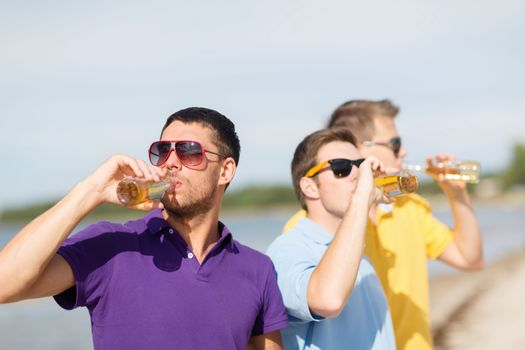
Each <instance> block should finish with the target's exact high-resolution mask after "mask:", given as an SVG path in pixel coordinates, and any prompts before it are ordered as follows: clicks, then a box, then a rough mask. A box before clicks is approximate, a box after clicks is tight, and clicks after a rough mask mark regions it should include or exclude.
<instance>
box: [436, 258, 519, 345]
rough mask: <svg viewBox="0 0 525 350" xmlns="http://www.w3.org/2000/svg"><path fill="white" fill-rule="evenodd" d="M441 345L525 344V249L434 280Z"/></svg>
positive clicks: (437, 340)
mask: <svg viewBox="0 0 525 350" xmlns="http://www.w3.org/2000/svg"><path fill="white" fill-rule="evenodd" d="M430 289H431V301H430V304H431V319H432V326H433V327H432V328H433V333H434V342H435V348H436V350H442V349H450V350H453V349H462V350H468V349H477V350H484V349H523V348H524V347H525V302H524V301H525V252H522V253H520V254H517V255H514V256H511V257H507V258H505V259H503V260H502V261H499V262H497V263H494V264H492V265H490V266H488V267H486V268H485V269H484V270H482V271H479V272H474V273H457V274H454V275H451V276H446V277H440V278H437V279H433V280H432V281H431V287H430Z"/></svg>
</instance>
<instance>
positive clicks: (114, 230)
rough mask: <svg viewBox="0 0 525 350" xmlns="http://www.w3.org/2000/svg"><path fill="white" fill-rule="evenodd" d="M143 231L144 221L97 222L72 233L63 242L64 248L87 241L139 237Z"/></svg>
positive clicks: (145, 229) (107, 240) (144, 228)
mask: <svg viewBox="0 0 525 350" xmlns="http://www.w3.org/2000/svg"><path fill="white" fill-rule="evenodd" d="M145 231H147V227H146V224H145V222H144V219H138V220H133V221H128V222H125V223H115V222H110V221H99V222H96V223H94V224H91V225H88V226H86V227H84V228H83V229H81V230H80V231H78V232H76V233H74V234H73V235H72V236H71V237H69V238H68V239H67V240H66V241H65V242H64V246H68V245H72V244H75V243H79V242H82V241H88V240H98V241H100V240H104V241H106V242H109V241H111V240H115V239H118V238H119V237H130V236H134V235H139V234H142V233H144V232H145Z"/></svg>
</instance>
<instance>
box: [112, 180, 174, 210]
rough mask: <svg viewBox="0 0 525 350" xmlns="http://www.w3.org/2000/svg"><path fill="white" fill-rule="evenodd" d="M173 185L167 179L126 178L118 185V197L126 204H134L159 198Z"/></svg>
mask: <svg viewBox="0 0 525 350" xmlns="http://www.w3.org/2000/svg"><path fill="white" fill-rule="evenodd" d="M170 187H171V184H170V183H169V182H166V181H160V182H152V181H144V180H139V179H135V178H126V179H124V180H122V181H120V182H119V184H118V185H117V197H118V200H119V201H120V203H122V204H123V205H125V206H133V205H137V204H140V203H144V202H147V201H150V200H159V199H160V198H162V196H163V195H164V192H166V190H168V189H169V188H170Z"/></svg>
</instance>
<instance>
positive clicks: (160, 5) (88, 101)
mask: <svg viewBox="0 0 525 350" xmlns="http://www.w3.org/2000/svg"><path fill="white" fill-rule="evenodd" d="M523 18H525V5H524V3H523V2H522V1H518V0H516V1H513V0H502V1H497V2H496V1H483V0H482V1H473V0H465V1H450V0H444V1H422V0H417V1H416V0H414V1H388V0H375V1H368V2H356V1H354V2H351V1H322V2H321V1H309V0H300V1H295V0H294V1H273V0H271V1H264V2H250V1H240V0H239V1H230V0H228V1H226V0H222V1H192V2H189V1H173V0H171V1H147V2H146V1H129V0H128V1H89V2H75V1H45V2H41V1H24V0H21V1H10V2H8V1H5V0H1V1H0V28H1V30H0V43H1V54H0V99H1V100H0V136H1V137H0V160H1V162H2V171H1V181H2V187H3V189H2V191H1V193H0V209H1V208H5V207H7V206H11V205H23V204H26V203H29V202H31V201H39V200H45V199H50V198H56V197H59V196H61V195H63V194H64V193H65V192H67V190H68V189H69V188H71V186H73V185H74V184H75V183H76V182H77V181H79V180H80V179H82V178H83V177H85V176H86V175H88V174H89V173H90V172H91V171H92V170H93V169H94V168H96V166H97V165H98V164H99V163H101V162H102V161H103V160H104V159H106V158H107V157H108V156H109V155H111V154H113V153H125V154H128V155H131V156H135V157H138V158H142V159H147V158H146V150H147V147H148V146H149V144H150V143H151V141H152V140H154V139H156V138H157V137H158V134H159V131H160V128H161V127H162V125H163V123H164V121H165V119H166V117H167V116H169V115H170V114H171V113H173V112H175V111H177V110H179V109H182V108H185V107H188V106H206V107H210V108H214V109H217V110H219V111H220V112H222V113H223V114H225V115H227V116H228V117H229V118H230V119H232V120H233V121H234V122H235V123H236V125H237V128H238V133H239V136H240V139H241V144H242V153H241V161H240V168H239V170H238V173H237V178H236V179H235V181H234V184H233V185H232V188H241V187H243V186H246V185H249V184H255V183H267V184H271V183H287V182H289V181H290V180H289V179H290V176H289V163H290V160H291V157H292V153H293V150H294V148H295V146H296V145H297V143H298V142H299V141H300V140H301V139H302V138H303V137H304V136H305V135H307V134H308V133H310V132H312V131H314V130H316V129H318V128H321V127H322V126H323V124H324V123H325V121H326V119H327V117H328V115H329V114H330V113H331V111H332V110H333V109H334V108H335V107H336V106H337V105H339V104H340V103H342V102H344V101H346V100H349V99H355V98H370V99H382V98H390V99H391V100H392V101H394V102H395V103H396V104H398V105H399V106H400V107H401V114H400V116H399V118H398V127H399V131H400V133H401V135H402V136H403V141H404V143H405V145H406V146H407V147H408V150H409V156H408V158H409V159H412V160H417V159H423V158H424V157H425V156H426V155H428V154H434V153H436V152H441V151H447V152H452V153H455V154H456V155H457V157H458V158H463V159H467V158H468V159H476V160H480V161H481V163H482V166H483V167H484V169H485V170H491V171H494V170H498V169H501V168H502V167H504V166H505V165H506V164H507V162H508V161H509V158H510V154H511V147H512V145H513V143H515V142H525V121H524V120H525V119H524V118H523V116H524V115H525V89H524V81H525V39H524V38H525V21H524V20H523Z"/></svg>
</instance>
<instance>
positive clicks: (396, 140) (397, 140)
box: [363, 136, 401, 157]
mask: <svg viewBox="0 0 525 350" xmlns="http://www.w3.org/2000/svg"><path fill="white" fill-rule="evenodd" d="M363 145H364V146H367V147H368V146H374V145H379V146H385V147H388V148H390V149H391V150H392V152H394V155H395V156H396V157H397V156H398V155H399V152H400V151H401V137H399V136H396V137H392V138H391V139H390V140H388V142H376V141H363Z"/></svg>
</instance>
